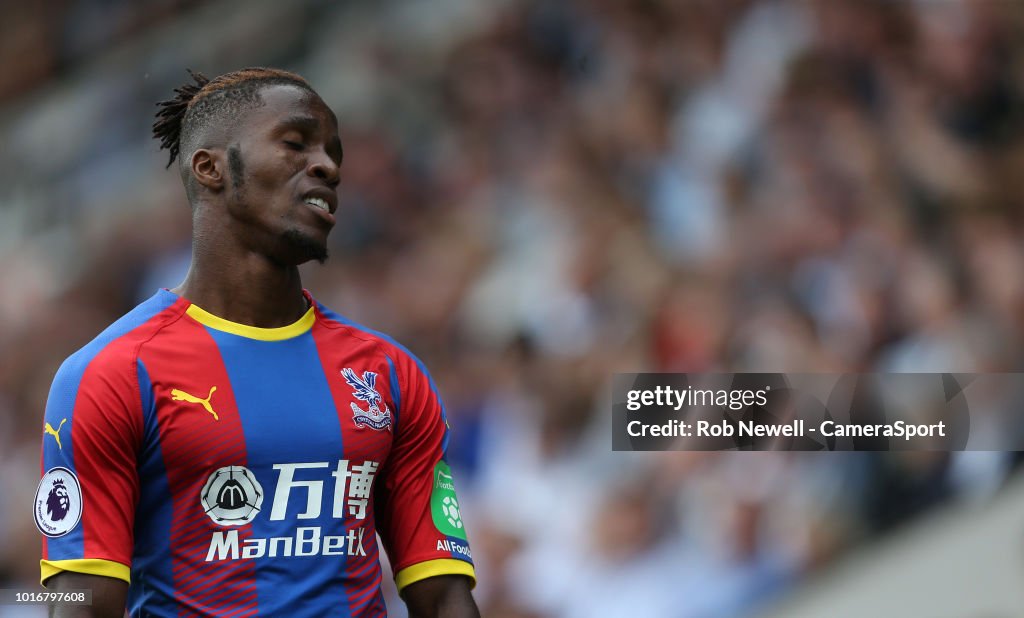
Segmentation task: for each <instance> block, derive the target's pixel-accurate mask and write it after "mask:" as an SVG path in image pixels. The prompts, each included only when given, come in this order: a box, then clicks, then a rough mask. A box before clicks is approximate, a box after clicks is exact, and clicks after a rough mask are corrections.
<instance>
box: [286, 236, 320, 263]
mask: <svg viewBox="0 0 1024 618" xmlns="http://www.w3.org/2000/svg"><path fill="white" fill-rule="evenodd" d="M284 240H285V241H286V242H287V243H288V247H289V253H291V254H292V255H293V256H294V259H295V263H296V265H298V264H304V263H306V262H308V261H310V260H316V261H317V262H320V263H321V264H323V263H324V261H325V260H326V259H327V243H326V242H325V240H321V239H319V238H314V237H312V236H310V235H309V234H306V233H305V232H302V231H301V230H298V229H295V228H291V229H288V230H285V232H284Z"/></svg>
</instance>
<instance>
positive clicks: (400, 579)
mask: <svg viewBox="0 0 1024 618" xmlns="http://www.w3.org/2000/svg"><path fill="white" fill-rule="evenodd" d="M438 575H465V576H466V577H468V578H469V587H470V588H473V587H475V586H476V571H474V570H473V565H472V564H470V563H468V562H466V561H465V560H456V559H454V558H441V559H438V560H428V561H426V562H420V563H418V564H414V565H412V566H408V567H405V568H404V569H402V570H401V571H399V572H398V574H396V575H395V585H396V586H398V591H399V592H401V591H402V589H403V588H405V587H406V586H408V585H409V584H414V583H416V582H418V581H420V580H423V579H427V578H428V577H437V576H438Z"/></svg>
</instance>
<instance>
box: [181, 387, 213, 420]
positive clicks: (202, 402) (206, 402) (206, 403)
mask: <svg viewBox="0 0 1024 618" xmlns="http://www.w3.org/2000/svg"><path fill="white" fill-rule="evenodd" d="M215 392H217V387H216V386H214V387H212V388H210V394H209V395H207V396H206V399H200V398H199V397H196V396H195V395H189V394H188V393H186V392H185V391H182V390H178V389H174V390H172V391H171V400H172V401H187V402H189V403H198V404H199V405H201V406H203V407H204V408H206V411H207V412H209V413H210V414H212V415H213V420H215V421H219V420H220V417H219V416H217V413H216V412H214V411H213V406H211V405H210V398H211V397H213V394H214V393H215Z"/></svg>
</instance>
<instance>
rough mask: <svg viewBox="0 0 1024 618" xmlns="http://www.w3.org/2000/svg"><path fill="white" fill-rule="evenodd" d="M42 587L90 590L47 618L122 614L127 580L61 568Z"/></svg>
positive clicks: (52, 608) (114, 617)
mask: <svg viewBox="0 0 1024 618" xmlns="http://www.w3.org/2000/svg"><path fill="white" fill-rule="evenodd" d="M411 587H412V586H410V588H411ZM46 588H47V589H48V590H52V591H54V592H67V591H69V590H92V605H63V604H62V605H56V606H52V605H51V606H50V618H123V617H124V607H125V603H126V602H127V600H128V582H126V581H124V580H123V579H117V578H115V577H104V576H102V575H86V574H85V573H75V572H73V571H64V572H63V573H58V574H56V575H54V576H53V577H51V578H50V579H49V580H47V582H46Z"/></svg>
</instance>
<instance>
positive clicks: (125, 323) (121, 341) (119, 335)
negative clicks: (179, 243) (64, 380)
mask: <svg viewBox="0 0 1024 618" xmlns="http://www.w3.org/2000/svg"><path fill="white" fill-rule="evenodd" d="M178 300H179V298H178V297H177V296H175V295H174V294H172V293H170V292H167V291H166V290H160V291H159V292H157V293H156V294H154V295H153V296H152V297H150V298H149V299H148V300H146V301H144V302H142V303H140V304H139V305H137V306H136V307H135V308H134V309H132V310H131V311H129V312H128V313H126V314H124V315H123V316H121V317H120V318H118V319H117V320H115V321H114V322H113V323H112V324H110V326H108V327H107V328H105V329H103V331H102V332H101V333H100V334H98V335H96V337H95V338H93V340H92V341H90V342H89V343H87V344H85V345H84V346H82V347H81V348H79V349H78V350H76V351H75V352H74V353H72V354H71V355H70V356H68V357H67V359H65V361H64V363H63V364H62V365H61V367H60V369H59V370H58V372H57V378H58V379H60V378H61V377H62V376H74V377H77V378H79V379H80V377H81V375H82V373H84V372H85V369H86V367H89V366H95V365H97V364H101V365H111V364H117V360H118V359H127V358H128V357H129V356H131V354H132V353H133V352H134V351H135V350H137V348H138V344H140V343H141V342H143V341H144V340H146V339H148V338H150V337H151V336H152V335H153V332H154V331H155V330H156V329H158V328H159V327H160V326H162V325H163V324H166V323H167V322H168V319H167V318H173V317H174V316H176V315H178V314H180V313H181V312H180V311H175V310H174V307H175V305H176V304H179V303H178Z"/></svg>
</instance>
